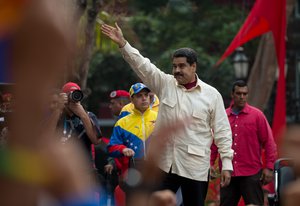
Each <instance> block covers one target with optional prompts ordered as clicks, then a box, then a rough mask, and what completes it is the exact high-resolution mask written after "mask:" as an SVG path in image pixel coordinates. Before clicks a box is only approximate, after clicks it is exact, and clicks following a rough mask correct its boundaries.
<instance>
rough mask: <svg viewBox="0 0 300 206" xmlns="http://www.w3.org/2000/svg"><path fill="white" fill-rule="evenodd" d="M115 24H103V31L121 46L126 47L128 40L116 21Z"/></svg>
mask: <svg viewBox="0 0 300 206" xmlns="http://www.w3.org/2000/svg"><path fill="white" fill-rule="evenodd" d="M115 26H116V27H113V26H110V25H108V24H102V25H101V31H102V33H103V34H105V35H106V36H108V37H109V38H110V39H111V40H113V41H114V42H115V43H116V44H118V45H119V47H120V48H121V47H124V46H125V44H126V40H125V39H124V36H123V32H122V30H121V28H120V27H119V26H118V24H117V23H115Z"/></svg>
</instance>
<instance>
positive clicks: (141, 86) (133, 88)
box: [129, 83, 150, 96]
mask: <svg viewBox="0 0 300 206" xmlns="http://www.w3.org/2000/svg"><path fill="white" fill-rule="evenodd" d="M142 89H147V90H148V91H149V92H150V89H149V88H148V87H147V86H146V85H144V84H143V83H136V84H134V85H132V86H131V87H130V90H129V94H130V96H132V95H134V94H137V93H139V92H140V91H141V90H142Z"/></svg>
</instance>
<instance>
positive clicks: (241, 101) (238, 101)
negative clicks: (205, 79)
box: [231, 86, 248, 109]
mask: <svg viewBox="0 0 300 206" xmlns="http://www.w3.org/2000/svg"><path fill="white" fill-rule="evenodd" d="M231 97H232V99H233V106H234V107H236V108H239V109H242V108H244V106H245V105H246V103H247V100H248V87H247V86H245V87H239V86H235V87H234V92H232V93H231Z"/></svg>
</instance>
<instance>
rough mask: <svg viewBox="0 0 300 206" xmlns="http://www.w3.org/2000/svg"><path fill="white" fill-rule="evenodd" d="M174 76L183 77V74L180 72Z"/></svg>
mask: <svg viewBox="0 0 300 206" xmlns="http://www.w3.org/2000/svg"><path fill="white" fill-rule="evenodd" d="M174 76H183V74H181V73H180V72H176V73H174Z"/></svg>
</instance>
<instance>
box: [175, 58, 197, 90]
mask: <svg viewBox="0 0 300 206" xmlns="http://www.w3.org/2000/svg"><path fill="white" fill-rule="evenodd" d="M172 73H173V75H174V77H175V79H176V80H177V82H178V84H181V85H184V84H187V83H191V82H194V81H195V80H196V77H195V74H196V63H192V64H189V63H188V62H187V58H186V57H174V58H173V72H172Z"/></svg>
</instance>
